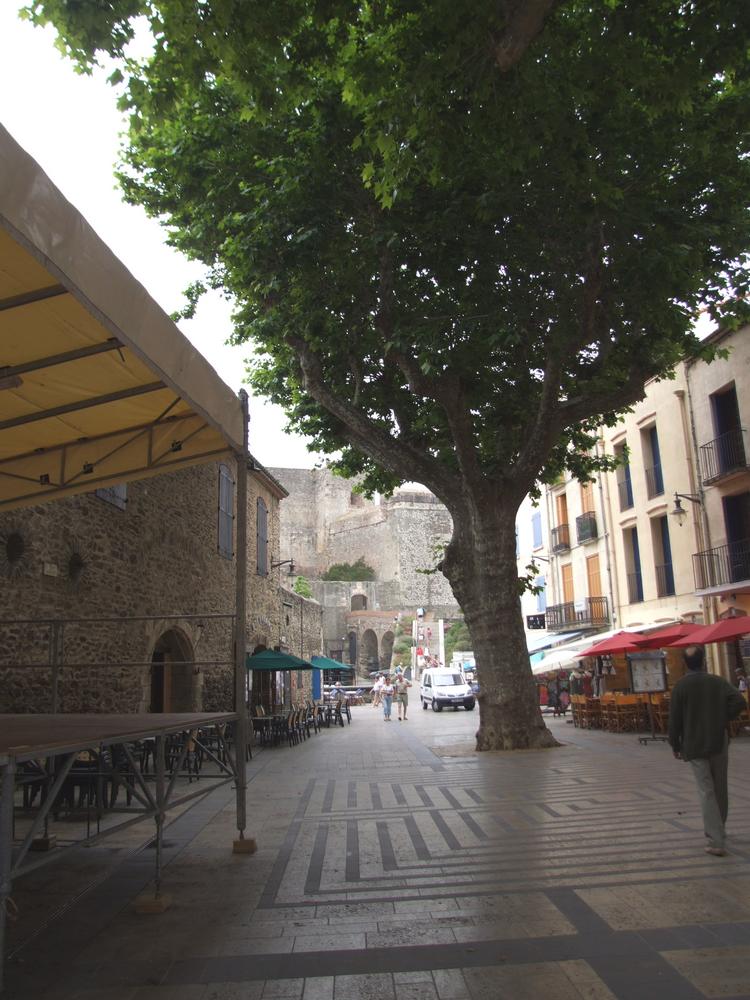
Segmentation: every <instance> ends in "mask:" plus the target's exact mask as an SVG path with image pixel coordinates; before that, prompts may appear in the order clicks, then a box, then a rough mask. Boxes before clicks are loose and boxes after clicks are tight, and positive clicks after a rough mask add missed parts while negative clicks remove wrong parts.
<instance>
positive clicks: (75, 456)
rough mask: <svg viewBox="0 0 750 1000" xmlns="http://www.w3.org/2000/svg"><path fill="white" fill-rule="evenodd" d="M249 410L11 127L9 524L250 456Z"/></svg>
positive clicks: (0, 163) (2, 275)
mask: <svg viewBox="0 0 750 1000" xmlns="http://www.w3.org/2000/svg"><path fill="white" fill-rule="evenodd" d="M242 435H243V424H242V410H241V406H240V403H239V400H238V399H237V397H236V396H235V395H234V393H233V392H232V391H231V389H230V388H229V387H228V386H227V385H225V383H224V382H222V380H221V379H220V378H219V376H218V375H217V374H216V372H215V371H214V369H213V368H212V367H211V366H210V365H209V363H208V362H207V361H206V359H205V358H204V357H203V356H202V355H201V354H199V353H198V351H196V349H195V348H194V347H193V346H192V344H191V343H190V342H189V341H188V340H187V339H186V338H185V337H184V336H183V335H182V334H181V333H180V331H179V330H178V329H177V327H176V326H175V324H174V323H173V322H172V321H171V320H170V319H169V317H168V316H167V315H166V314H165V313H164V312H163V311H162V309H161V308H160V307H159V306H158V305H157V304H156V302H155V301H154V300H153V299H152V298H151V297H150V296H149V294H148V293H147V292H146V290H145V289H144V288H143V286H142V285H140V284H139V283H138V282H137V281H136V280H135V278H134V277H133V276H132V275H131V274H130V272H129V271H128V270H127V269H126V268H125V267H124V266H123V264H122V263H121V262H120V261H119V260H118V259H117V258H116V257H115V256H114V254H113V253H112V252H111V251H110V250H109V249H108V247H107V246H105V244H104V243H103V242H102V241H101V240H100V239H99V237H98V236H97V235H96V233H95V232H94V231H93V230H92V229H91V227H90V226H89V225H88V223H87V222H86V220H85V219H84V218H83V217H82V216H81V215H80V213H79V212H77V211H76V209H75V208H73V206H72V205H71V204H70V203H69V202H68V201H66V200H65V198H64V197H63V196H62V194H61V193H60V191H58V189H57V188H56V187H55V186H54V185H53V184H52V182H51V181H50V179H49V178H48V177H47V175H46V174H45V173H44V172H43V171H42V169H41V168H40V166H39V165H38V164H37V163H36V162H35V161H34V160H33V159H31V157H30V156H29V155H28V154H27V153H26V152H25V151H24V150H22V149H21V147H20V146H18V144H17V143H16V142H15V141H14V140H13V139H12V138H11V136H10V135H9V134H8V132H7V131H6V130H5V129H4V128H2V126H0V510H8V509H11V508H13V507H19V506H26V505H29V504H34V503H39V502H40V501H42V500H48V499H52V498H53V497H59V496H64V495H67V494H72V493H81V492H88V491H91V490H94V489H97V488H99V487H102V486H107V485H112V484H114V483H120V482H125V481H127V480H130V479H142V478H145V477H146V476H152V475H157V474H159V473H162V472H168V471H170V470H173V469H175V468H178V467H180V466H183V465H189V464H195V463H198V462H205V461H211V460H213V459H215V458H218V457H219V456H221V455H225V454H227V453H228V452H229V451H232V450H233V451H241V450H242Z"/></svg>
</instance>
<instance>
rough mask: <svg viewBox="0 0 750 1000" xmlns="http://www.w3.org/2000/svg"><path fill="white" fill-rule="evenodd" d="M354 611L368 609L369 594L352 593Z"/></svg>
mask: <svg viewBox="0 0 750 1000" xmlns="http://www.w3.org/2000/svg"><path fill="white" fill-rule="evenodd" d="M351 606H352V611H367V595H366V594H352V600H351Z"/></svg>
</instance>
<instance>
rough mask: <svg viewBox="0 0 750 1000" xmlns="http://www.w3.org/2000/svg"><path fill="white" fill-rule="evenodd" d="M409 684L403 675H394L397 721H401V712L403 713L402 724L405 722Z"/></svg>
mask: <svg viewBox="0 0 750 1000" xmlns="http://www.w3.org/2000/svg"><path fill="white" fill-rule="evenodd" d="M410 687H411V683H410V682H409V681H408V680H407V679H406V677H405V675H404V674H397V675H396V683H395V684H394V688H395V690H396V708H397V709H398V721H399V722H400V721H401V712H402V711H403V713H404V722H406V710H407V709H408V707H409V688H410Z"/></svg>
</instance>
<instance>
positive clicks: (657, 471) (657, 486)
mask: <svg viewBox="0 0 750 1000" xmlns="http://www.w3.org/2000/svg"><path fill="white" fill-rule="evenodd" d="M663 493H664V477H663V476H662V473H661V465H654V466H653V467H652V468H650V469H646V495H647V497H648V499H649V500H653V499H654V497H660V496H662V495H663ZM631 506H632V505H631Z"/></svg>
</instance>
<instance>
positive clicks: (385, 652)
mask: <svg viewBox="0 0 750 1000" xmlns="http://www.w3.org/2000/svg"><path fill="white" fill-rule="evenodd" d="M392 657H393V632H386V633H385V634H384V635H383V637H382V638H381V640H380V669H381V670H383V671H384V672H387V671H390V669H391V658H392Z"/></svg>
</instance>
